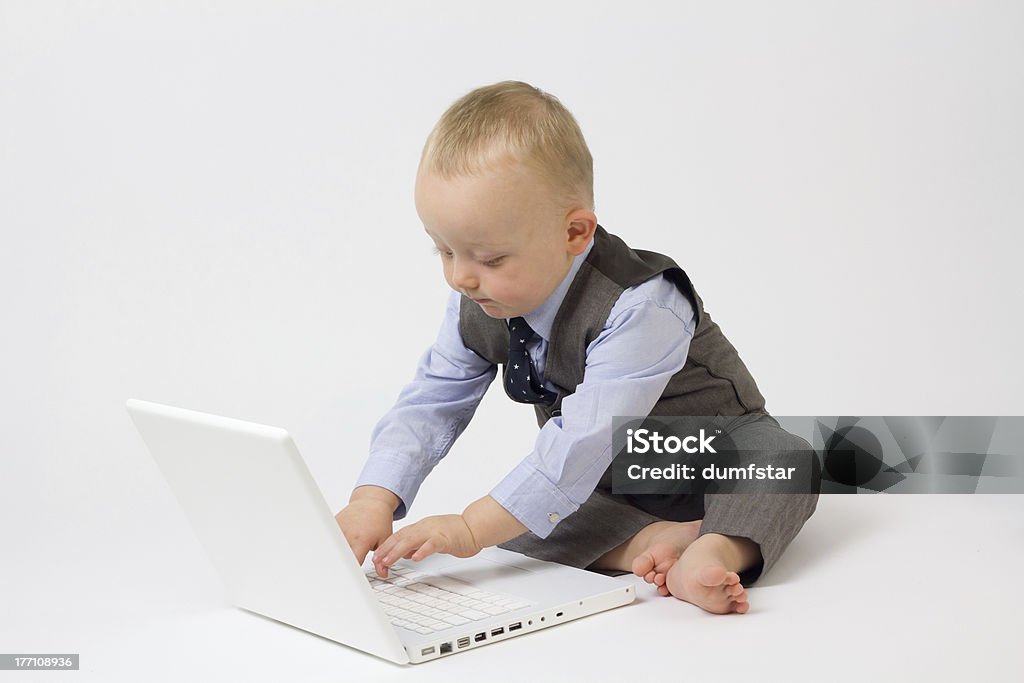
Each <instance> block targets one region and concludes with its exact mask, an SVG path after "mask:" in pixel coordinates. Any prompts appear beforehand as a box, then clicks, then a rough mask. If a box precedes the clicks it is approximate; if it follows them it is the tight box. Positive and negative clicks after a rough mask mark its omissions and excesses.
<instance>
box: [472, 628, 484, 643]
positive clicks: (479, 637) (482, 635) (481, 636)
mask: <svg viewBox="0 0 1024 683" xmlns="http://www.w3.org/2000/svg"><path fill="white" fill-rule="evenodd" d="M486 639H487V631H483V632H481V633H478V634H476V635H475V636H473V640H474V641H475V642H477V643H479V642H480V641H481V640H486Z"/></svg>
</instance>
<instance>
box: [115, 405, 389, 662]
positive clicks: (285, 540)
mask: <svg viewBox="0 0 1024 683" xmlns="http://www.w3.org/2000/svg"><path fill="white" fill-rule="evenodd" d="M126 407H127V409H128V413H129V415H130V416H131V418H132V420H133V421H134V423H135V426H136V428H137V429H138V431H139V433H140V434H141V435H142V439H143V441H145V443H146V446H147V447H148V448H149V451H150V453H151V454H152V456H153V459H154V460H156V463H157V466H158V467H159V468H160V471H161V472H162V474H163V475H164V477H165V478H166V479H167V482H168V484H169V485H170V487H171V490H172V492H173V493H174V495H175V497H176V498H177V499H178V502H179V503H180V504H181V507H182V509H183V510H184V512H185V516H186V517H187V518H188V520H189V522H190V523H191V526H192V528H193V530H194V531H195V533H196V535H197V536H198V537H199V540H200V542H201V544H202V545H203V547H204V548H205V550H206V552H207V554H208V555H209V557H210V560H211V561H212V562H213V564H214V566H215V567H216V568H217V570H218V572H219V573H220V575H221V577H222V578H223V579H224V583H225V587H226V588H227V593H228V597H229V600H230V601H231V602H232V603H233V604H235V605H237V606H238V607H242V608H244V609H247V610H250V611H252V612H256V613H258V614H262V615H264V616H267V617H271V618H273V619H276V620H278V621H281V622H284V623H286V624H290V625H292V626H296V627H298V628H301V629H304V630H306V631H310V632H312V633H316V634H318V635H321V636H324V637H326V638H330V639H331V640H334V641H337V642H339V643H343V644H345V645H349V646H351V647H354V648H357V649H359V650H363V651H364V652H368V653H370V654H373V655H376V656H378V657H382V658H384V659H388V660H390V661H393V662H396V663H407V662H408V661H409V657H408V655H407V654H406V651H405V649H404V647H403V646H402V643H401V642H400V641H399V638H398V636H397V634H396V633H395V631H394V629H393V627H392V626H391V624H390V623H389V621H388V618H387V617H386V616H385V614H384V613H383V611H382V610H381V609H380V607H379V605H378V604H377V601H376V598H375V597H374V595H373V591H372V589H371V588H370V586H369V584H368V583H367V581H366V578H365V576H364V574H363V570H362V569H361V568H360V566H359V563H358V562H356V558H355V556H354V555H353V553H352V550H351V548H349V546H348V543H347V542H346V541H345V537H344V535H343V534H342V533H341V530H340V529H339V528H338V526H337V523H336V522H335V521H334V516H333V514H332V513H331V511H330V509H329V508H328V507H327V503H326V502H325V500H324V497H323V494H322V493H321V491H320V489H319V487H318V486H317V484H316V482H315V481H314V480H313V478H312V476H311V475H310V474H309V470H308V469H307V468H306V465H305V463H304V462H303V461H302V458H301V456H300V455H299V452H298V449H297V448H296V446H295V443H294V442H293V441H292V438H291V436H289V434H288V432H286V431H285V430H283V429H278V428H275V427H268V426H265V425H260V424H255V423H251V422H245V421H242V420H234V419H231V418H226V417H220V416H217V415H210V414H207V413H201V412H196V411H192V410H185V409H183V408H174V407H171V406H166V405H161V404H158V403H150V402H148V401H140V400H136V399H130V400H128V402H127V404H126Z"/></svg>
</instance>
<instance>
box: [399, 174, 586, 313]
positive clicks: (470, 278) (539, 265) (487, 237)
mask: <svg viewBox="0 0 1024 683" xmlns="http://www.w3.org/2000/svg"><path fill="white" fill-rule="evenodd" d="M416 211H417V213H419V216H420V220H421V221H423V227H424V228H425V230H426V232H427V234H428V235H429V236H430V238H431V239H432V240H433V241H434V246H435V247H436V248H437V250H438V252H440V255H441V263H442V265H443V267H444V277H445V280H447V281H448V285H449V286H450V287H451V288H452V289H454V290H455V291H457V292H461V293H462V294H465V295H466V296H468V297H469V298H471V299H473V300H474V301H476V302H477V303H478V304H479V305H480V307H481V308H482V309H483V311H484V312H485V313H487V315H489V316H491V317H492V318H512V317H515V316H519V315H523V314H525V313H529V312H530V311H532V310H533V309H535V308H537V306H539V305H540V304H541V303H543V301H544V300H545V299H546V298H547V297H548V296H549V295H550V294H551V293H552V292H553V291H554V290H555V287H557V286H558V284H559V283H560V282H561V281H562V279H563V278H564V277H565V275H566V274H567V273H568V272H569V266H570V265H571V263H572V259H573V256H574V255H575V254H576V253H579V252H581V251H582V248H580V246H579V244H578V242H579V240H578V239H577V240H576V244H573V243H570V231H569V225H568V223H567V220H566V215H565V209H564V207H561V206H559V205H558V202H557V201H555V199H554V197H553V193H552V192H551V191H550V190H549V188H548V187H547V186H546V185H544V184H543V183H542V182H541V180H540V179H539V178H538V177H536V175H535V174H533V173H532V172H530V171H528V170H527V169H526V168H525V167H523V166H522V165H518V164H516V165H510V166H507V167H505V168H503V169H502V170H499V171H490V172H487V173H486V174H484V175H481V176H479V177H458V178H452V179H449V180H445V179H443V178H440V177H438V176H436V175H434V174H432V173H427V172H425V171H423V170H422V169H421V170H420V172H419V174H418V175H417V177H416ZM588 241H589V240H588ZM583 246H586V243H584V244H583Z"/></svg>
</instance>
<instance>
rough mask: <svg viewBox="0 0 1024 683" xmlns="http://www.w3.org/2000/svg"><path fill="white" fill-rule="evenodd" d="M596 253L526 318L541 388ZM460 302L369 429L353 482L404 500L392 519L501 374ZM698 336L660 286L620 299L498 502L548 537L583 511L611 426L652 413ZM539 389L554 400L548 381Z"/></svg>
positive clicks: (683, 302)
mask: <svg viewBox="0 0 1024 683" xmlns="http://www.w3.org/2000/svg"><path fill="white" fill-rule="evenodd" d="M593 246H594V245H593V242H591V243H590V245H589V246H588V247H587V249H586V251H584V252H583V253H582V254H580V255H578V256H577V257H576V258H575V259H574V260H573V263H572V266H571V268H570V270H569V272H568V274H566V276H565V278H564V279H563V280H562V282H561V284H559V286H558V287H557V288H556V289H555V291H554V292H552V293H551V295H550V296H549V297H548V298H547V299H546V300H545V301H544V303H542V304H541V305H540V306H538V307H537V308H536V309H534V310H533V311H531V312H530V313H527V314H525V315H524V316H523V317H524V318H525V319H526V322H527V323H528V324H529V325H530V327H531V328H533V330H534V331H535V332H536V333H537V335H538V336H537V337H536V338H535V339H534V341H533V342H532V343H530V344H528V345H527V352H528V353H529V354H530V358H531V359H532V360H533V363H534V367H535V369H536V371H537V375H538V376H540V377H543V376H544V360H545V357H546V354H547V348H548V342H549V340H550V338H551V327H552V323H553V322H554V320H555V315H556V314H557V312H558V309H559V307H560V306H561V304H562V301H563V299H564V298H565V294H566V292H567V291H568V289H569V285H570V284H571V283H572V280H573V278H574V277H575V276H576V273H577V272H578V271H579V268H580V266H581V265H582V263H583V260H584V259H585V258H586V257H587V254H589V253H590V250H591V249H592V248H593ZM460 298H461V297H460V295H459V293H458V292H455V291H453V292H452V293H451V295H450V296H449V298H448V304H447V307H446V309H445V316H444V320H443V321H442V323H441V330H440V332H439V333H438V336H437V340H436V341H435V342H434V344H433V345H431V347H430V348H429V349H427V351H426V352H425V353H424V354H423V356H422V357H421V358H420V360H419V364H418V366H417V368H416V375H415V377H414V378H413V380H412V382H410V383H409V384H407V385H406V386H405V387H404V388H403V389H402V391H401V393H400V394H399V396H398V400H397V401H396V403H395V405H394V407H392V408H391V410H390V411H388V412H387V414H385V415H384V417H383V418H381V420H380V421H379V422H378V423H377V425H376V427H374V430H373V433H372V435H371V437H370V455H369V458H368V460H367V462H366V465H365V466H364V467H363V470H362V472H361V473H360V475H359V478H358V480H357V482H356V486H362V485H365V484H373V485H376V486H381V487H383V488H386V489H388V490H390V491H392V492H393V493H394V494H395V495H396V496H398V498H399V499H400V501H401V502H400V504H399V506H398V509H397V510H395V519H401V518H402V517H404V516H405V515H406V512H407V511H408V508H409V506H410V505H411V504H412V501H413V499H414V498H415V497H416V492H417V491H418V490H419V487H420V484H422V483H423V480H424V479H425V478H426V476H427V475H428V474H429V473H430V471H431V470H432V469H433V468H434V466H435V465H437V463H438V462H440V460H441V458H443V457H444V456H445V455H446V454H447V453H448V451H449V450H450V449H451V446H452V444H453V443H454V442H455V439H457V438H458V436H459V435H460V434H461V433H462V432H463V431H464V430H465V428H466V426H467V425H468V424H469V421H470V420H471V419H472V417H473V414H474V413H475V412H476V408H477V406H478V405H479V403H480V400H481V399H482V398H483V395H484V393H485V392H486V391H487V388H488V386H489V385H490V384H491V382H492V381H493V380H494V378H495V376H496V375H497V370H498V367H497V366H496V365H492V364H491V363H490V362H489V361H487V360H486V359H484V358H482V357H481V356H479V355H477V354H476V353H475V352H474V351H472V350H470V349H468V348H467V347H466V345H465V344H464V343H463V341H462V335H461V334H460V333H459V304H460ZM695 326H696V320H695V315H694V310H693V307H692V306H691V304H690V302H689V301H688V300H687V299H686V297H685V296H683V294H682V293H681V292H680V291H679V290H678V289H677V288H676V286H675V285H674V284H673V283H672V282H671V281H669V280H667V279H666V278H665V277H664V276H663V275H658V276H656V277H653V278H651V279H650V280H647V281H646V282H643V283H641V284H639V285H636V286H635V287H630V288H629V289H626V290H625V291H623V292H622V295H621V296H620V297H619V299H618V301H616V303H615V305H614V306H612V309H611V311H610V312H609V314H608V321H607V322H606V323H605V326H604V329H603V331H602V332H601V333H600V334H599V335H598V336H597V337H596V338H595V339H594V340H593V341H592V342H591V343H590V345H589V346H587V349H586V354H587V355H586V368H585V371H584V376H583V381H582V382H581V383H580V384H579V385H578V386H577V387H576V389H575V392H574V393H573V394H571V395H569V396H566V397H565V398H563V399H562V406H561V415H556V416H555V417H552V418H551V419H550V420H548V421H547V422H546V423H545V424H544V426H543V427H542V428H541V430H540V433H539V434H538V436H537V442H536V444H535V445H534V448H533V450H532V451H531V452H530V453H528V454H527V455H526V457H525V458H523V460H522V462H520V463H519V464H518V465H517V466H516V467H515V468H514V469H513V470H512V471H511V472H510V473H509V474H508V475H507V476H506V477H505V478H504V479H502V480H501V481H500V482H498V484H497V486H495V487H494V488H493V489H492V490H491V492H490V495H491V497H492V498H494V499H495V500H496V501H497V502H498V503H499V504H500V505H501V506H502V507H504V508H505V509H506V510H508V511H509V512H510V513H511V514H512V515H513V516H515V517H516V519H518V520H519V521H520V522H522V523H523V524H524V525H525V526H526V527H527V528H528V529H529V530H530V531H532V532H533V533H535V534H536V535H537V536H540V537H541V538H546V537H547V536H548V534H550V533H551V530H552V529H554V527H555V525H557V524H558V522H559V521H561V520H562V519H564V518H565V517H566V516H567V515H570V514H572V513H573V512H575V511H576V510H577V509H578V508H579V506H580V505H581V504H583V502H584V501H586V499H587V498H588V497H589V496H590V494H591V493H593V491H594V489H595V488H596V487H597V483H598V481H599V480H600V479H601V475H602V474H603V473H604V471H605V470H606V469H607V468H608V466H609V465H610V464H611V461H612V457H613V455H614V454H613V453H612V416H614V415H647V414H649V413H650V411H651V409H652V408H653V407H654V404H655V403H657V401H658V399H659V398H660V397H661V394H662V392H664V390H665V387H666V386H667V385H668V382H669V380H670V379H671V378H672V375H674V374H675V373H676V372H678V371H679V370H680V369H682V367H683V364H684V363H685V362H686V355H687V352H688V350H689V347H690V340H691V339H692V337H693V333H694V328H695ZM544 386H546V387H547V388H548V389H551V390H552V391H555V390H556V387H555V386H554V385H552V384H550V383H549V382H547V381H545V382H544ZM567 388H571V387H567ZM530 408H531V410H532V406H531V407H530Z"/></svg>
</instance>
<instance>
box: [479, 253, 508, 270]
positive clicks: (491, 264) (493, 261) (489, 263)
mask: <svg viewBox="0 0 1024 683" xmlns="http://www.w3.org/2000/svg"><path fill="white" fill-rule="evenodd" d="M504 260H505V257H504V256H499V257H498V258H492V259H491V260H490V261H484V265H485V266H489V267H491V268H493V267H494V266H497V265H499V264H500V263H501V262H502V261H504Z"/></svg>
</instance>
